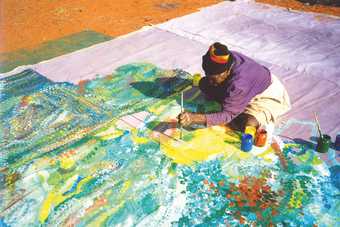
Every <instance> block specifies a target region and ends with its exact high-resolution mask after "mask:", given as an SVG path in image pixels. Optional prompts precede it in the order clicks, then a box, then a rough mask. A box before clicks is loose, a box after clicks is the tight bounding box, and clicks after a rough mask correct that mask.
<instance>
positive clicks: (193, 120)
mask: <svg viewBox="0 0 340 227" xmlns="http://www.w3.org/2000/svg"><path fill="white" fill-rule="evenodd" d="M179 123H180V124H182V125H183V126H189V125H191V124H201V125H206V124H207V118H206V116H205V114H199V113H190V112H183V113H181V114H180V115H179Z"/></svg>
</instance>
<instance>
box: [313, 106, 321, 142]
mask: <svg viewBox="0 0 340 227" xmlns="http://www.w3.org/2000/svg"><path fill="white" fill-rule="evenodd" d="M314 118H315V121H316V126H317V127H318V132H319V136H320V138H322V132H321V127H320V123H319V121H318V116H317V114H316V112H314Z"/></svg>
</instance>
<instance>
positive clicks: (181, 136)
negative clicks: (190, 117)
mask: <svg viewBox="0 0 340 227" xmlns="http://www.w3.org/2000/svg"><path fill="white" fill-rule="evenodd" d="M183 96H184V95H183V91H182V92H181V113H183V109H184V108H183V106H184V105H183V99H184V98H183ZM180 130H181V132H180V133H181V134H180V138H181V139H182V138H183V127H182V124H181V129H180Z"/></svg>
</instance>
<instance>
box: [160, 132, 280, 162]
mask: <svg viewBox="0 0 340 227" xmlns="http://www.w3.org/2000/svg"><path fill="white" fill-rule="evenodd" d="M172 136H174V135H172ZM186 137H187V138H188V137H189V139H185V138H186ZM174 138H177V139H174ZM183 138H184V140H185V141H183V140H179V137H177V136H175V137H170V136H165V135H160V145H161V150H162V151H163V152H164V154H165V155H167V156H168V157H169V158H171V159H173V161H174V162H175V163H178V164H185V165H190V164H193V163H194V162H200V161H205V160H209V159H210V158H213V157H215V156H217V155H223V156H224V157H225V158H231V159H233V160H235V161H239V160H242V159H248V158H251V157H253V156H254V155H256V156H258V157H260V158H263V159H264V160H265V161H270V162H271V161H273V160H272V158H271V156H273V154H274V151H273V149H272V148H271V147H268V148H266V149H264V150H263V151H260V152H258V151H257V152H256V154H255V153H254V152H252V151H250V152H243V151H241V150H240V143H241V142H240V136H239V135H238V134H236V133H235V132H233V131H232V130H231V129H229V128H227V127H222V126H214V127H210V128H204V129H197V130H195V131H193V132H185V133H184V137H183ZM257 149H258V148H257Z"/></svg>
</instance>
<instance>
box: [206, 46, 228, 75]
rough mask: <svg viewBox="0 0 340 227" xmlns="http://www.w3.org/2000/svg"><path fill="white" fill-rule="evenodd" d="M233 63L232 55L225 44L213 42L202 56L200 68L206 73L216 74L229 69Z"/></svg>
mask: <svg viewBox="0 0 340 227" xmlns="http://www.w3.org/2000/svg"><path fill="white" fill-rule="evenodd" d="M232 63H233V55H232V54H231V52H230V51H229V50H228V48H227V46H225V45H223V44H221V43H214V44H213V45H211V46H210V47H209V50H208V51H207V53H206V54H205V55H204V56H203V57H202V68H203V70H204V72H205V74H206V75H208V76H209V75H216V74H220V73H223V72H225V71H227V70H229V69H230V67H231V65H232Z"/></svg>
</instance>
